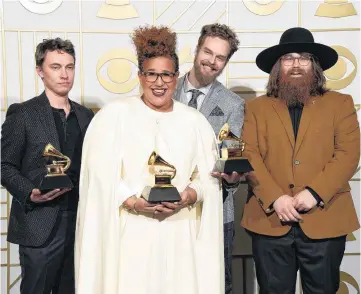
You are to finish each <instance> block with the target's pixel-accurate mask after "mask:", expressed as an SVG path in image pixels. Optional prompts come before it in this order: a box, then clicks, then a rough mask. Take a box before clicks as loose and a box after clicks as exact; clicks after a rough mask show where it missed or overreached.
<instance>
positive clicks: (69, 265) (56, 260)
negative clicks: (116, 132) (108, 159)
mask: <svg viewBox="0 0 361 294" xmlns="http://www.w3.org/2000/svg"><path fill="white" fill-rule="evenodd" d="M35 61H36V70H37V73H38V75H39V77H40V78H41V79H42V80H43V82H44V87H45V91H44V92H43V93H42V94H41V95H40V96H38V97H34V98H32V99H30V100H28V101H26V102H24V103H21V104H13V105H11V106H10V107H9V109H8V112H7V115H6V120H5V122H4V124H3V126H2V140H1V184H2V185H3V186H4V187H5V188H6V189H7V190H8V191H9V193H10V194H11V195H12V196H13V200H12V205H11V213H10V219H9V229H8V238H7V239H8V241H9V242H11V243H15V244H19V254H20V265H21V275H22V281H21V286H20V289H21V293H22V294H41V293H44V294H45V293H50V292H52V293H53V294H55V293H59V294H63V293H64V294H71V293H75V290H74V234H75V223H76V211H77V205H78V198H79V174H80V164H81V150H82V143H83V138H84V135H85V132H86V129H87V127H88V125H89V123H90V121H91V119H92V117H93V113H92V111H91V110H89V109H87V108H85V107H84V106H81V105H79V104H77V103H75V102H73V101H71V100H70V99H69V97H68V93H69V91H70V90H71V88H72V86H73V82H74V72H75V51H74V47H73V44H72V43H71V42H70V41H67V40H66V41H64V40H62V39H60V38H56V39H49V40H44V41H43V42H42V43H40V44H39V45H38V46H37V48H36V53H35ZM49 143H50V144H52V145H53V146H54V147H55V148H56V149H57V150H58V151H60V152H61V153H63V154H64V155H66V156H68V157H69V158H70V159H71V165H70V168H69V169H68V170H67V172H66V173H67V174H68V176H69V178H70V180H71V182H72V184H73V188H72V189H69V188H64V189H54V190H51V191H50V192H44V193H42V192H41V191H40V183H41V181H42V179H43V178H44V176H45V175H46V173H47V171H46V167H45V161H44V157H43V151H44V148H45V146H46V145H47V144H49Z"/></svg>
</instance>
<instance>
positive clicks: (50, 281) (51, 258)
mask: <svg viewBox="0 0 361 294" xmlns="http://www.w3.org/2000/svg"><path fill="white" fill-rule="evenodd" d="M75 224H76V212H72V211H60V212H59V216H58V220H57V223H56V224H55V227H54V230H53V233H52V234H51V236H50V237H49V240H48V241H47V242H46V244H44V245H43V246H42V247H25V246H19V255H20V266H21V277H22V280H21V284H20V291H21V294H49V293H50V292H51V293H52V294H73V293H75V284H74V237H75Z"/></svg>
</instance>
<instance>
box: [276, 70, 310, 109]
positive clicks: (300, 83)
mask: <svg viewBox="0 0 361 294" xmlns="http://www.w3.org/2000/svg"><path fill="white" fill-rule="evenodd" d="M297 71H298V72H301V73H302V74H303V76H302V77H300V78H292V77H291V73H292V70H291V71H289V72H288V73H287V74H283V73H282V72H280V80H279V91H278V97H279V98H280V99H282V100H283V101H285V102H286V104H287V105H288V106H295V105H304V104H305V103H306V102H307V100H308V99H309V98H310V96H311V89H312V86H313V73H312V72H311V71H310V72H308V73H306V72H305V71H303V70H302V69H299V70H297Z"/></svg>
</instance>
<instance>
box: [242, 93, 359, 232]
mask: <svg viewBox="0 0 361 294" xmlns="http://www.w3.org/2000/svg"><path fill="white" fill-rule="evenodd" d="M242 133H243V139H244V140H245V143H246V145H245V152H244V156H245V157H247V158H248V159H249V161H250V162H251V164H252V166H253V168H254V170H255V171H254V172H252V173H251V174H250V176H249V177H248V180H249V195H248V199H247V203H246V205H245V209H244V213H243V219H242V226H243V227H245V228H246V229H248V230H250V231H253V232H256V233H258V234H263V235H269V236H281V235H284V234H286V233H287V232H288V231H289V229H290V227H291V226H290V225H287V224H284V223H281V222H280V220H279V218H278V217H277V215H276V213H275V212H274V211H273V210H271V212H268V209H269V208H270V207H272V203H273V202H274V201H275V200H276V199H277V198H278V197H280V196H282V195H284V194H286V195H290V196H294V195H296V194H297V193H298V192H300V191H302V190H304V189H305V187H310V188H312V189H313V190H314V191H315V192H317V193H318V195H319V196H320V197H321V198H322V200H323V202H324V207H314V208H313V209H311V210H310V211H309V212H307V213H305V214H302V217H303V221H302V222H301V223H300V226H301V228H302V230H303V232H304V233H305V234H306V235H307V236H308V237H310V238H312V239H323V238H330V237H337V236H342V235H346V234H348V233H350V232H352V231H354V230H357V229H358V228H359V222H358V219H357V215H356V212H355V207H354V204H353V200H352V197H351V193H350V185H349V183H348V181H349V180H350V179H351V178H352V176H353V175H354V173H355V171H356V168H357V165H358V163H359V157H360V128H359V123H358V121H357V114H356V110H355V107H354V103H353V99H352V97H351V96H350V95H344V94H340V93H337V92H333V91H331V92H327V93H326V94H324V95H323V96H316V97H312V98H311V99H310V100H309V101H308V102H307V103H306V105H305V106H304V108H303V112H302V117H301V122H300V126H299V129H298V133H297V140H295V138H294V133H293V127H292V122H291V119H290V115H289V111H288V108H287V106H286V105H285V103H284V102H282V101H281V100H279V99H277V98H274V97H267V96H261V97H258V98H256V99H254V100H251V101H248V102H247V103H246V110H245V120H244V125H243V132H242Z"/></svg>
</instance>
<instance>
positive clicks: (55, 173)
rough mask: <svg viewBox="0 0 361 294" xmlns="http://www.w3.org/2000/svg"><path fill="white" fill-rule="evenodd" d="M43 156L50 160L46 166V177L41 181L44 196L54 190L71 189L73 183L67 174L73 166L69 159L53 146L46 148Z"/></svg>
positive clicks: (49, 145)
mask: <svg viewBox="0 0 361 294" xmlns="http://www.w3.org/2000/svg"><path fill="white" fill-rule="evenodd" d="M43 156H44V157H47V158H48V159H49V160H48V162H47V164H46V172H47V173H46V175H45V177H44V178H43V179H42V180H41V183H40V188H39V189H40V191H41V192H42V194H44V193H46V192H49V191H51V190H54V189H71V188H73V183H72V181H71V180H70V178H69V176H68V175H67V174H66V173H65V172H66V171H67V170H68V169H69V167H70V164H71V160H70V158H69V157H67V156H65V155H64V154H62V153H60V152H59V151H58V150H56V149H55V147H54V146H53V145H51V144H48V145H46V146H45V149H44V152H43Z"/></svg>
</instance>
